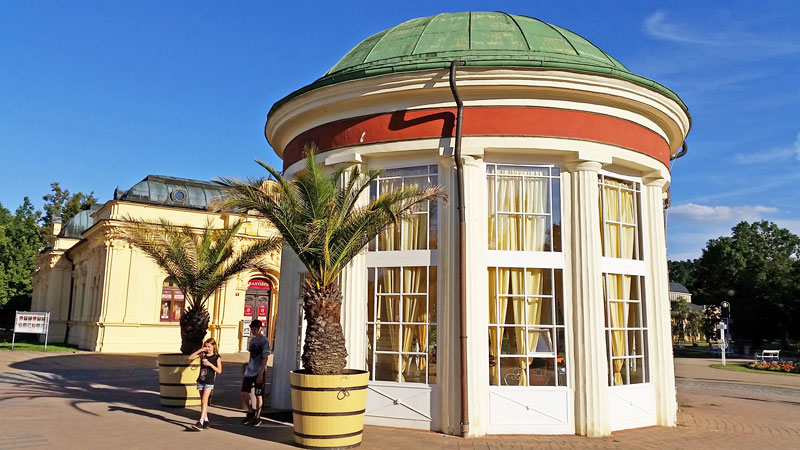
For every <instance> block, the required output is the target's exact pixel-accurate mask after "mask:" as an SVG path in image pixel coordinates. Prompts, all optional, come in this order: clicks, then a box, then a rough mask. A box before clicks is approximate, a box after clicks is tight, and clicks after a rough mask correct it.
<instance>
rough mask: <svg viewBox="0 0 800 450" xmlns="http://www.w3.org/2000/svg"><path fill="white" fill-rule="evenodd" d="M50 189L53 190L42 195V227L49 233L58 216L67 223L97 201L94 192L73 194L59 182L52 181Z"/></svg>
mask: <svg viewBox="0 0 800 450" xmlns="http://www.w3.org/2000/svg"><path fill="white" fill-rule="evenodd" d="M50 190H51V191H52V192H51V193H50V194H46V195H45V196H43V197H42V199H43V200H44V202H45V204H44V216H43V217H42V228H44V229H45V231H46V232H47V233H48V234H49V233H50V230H52V224H53V220H54V219H55V218H56V217H60V218H61V222H62V223H67V222H69V219H72V218H73V217H74V216H75V214H78V213H79V212H81V211H84V210H87V209H89V208H91V207H92V205H95V204H96V203H97V198H96V197H95V196H94V192H90V193H89V194H84V193H83V192H78V193H75V194H71V193H70V192H69V190H68V189H62V188H61V186H60V185H59V184H58V182H54V183H50Z"/></svg>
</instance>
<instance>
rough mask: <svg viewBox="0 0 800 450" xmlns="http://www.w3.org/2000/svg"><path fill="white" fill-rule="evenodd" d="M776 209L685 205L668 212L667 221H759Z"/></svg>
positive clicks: (756, 206)
mask: <svg viewBox="0 0 800 450" xmlns="http://www.w3.org/2000/svg"><path fill="white" fill-rule="evenodd" d="M777 212H778V208H773V207H771V206H761V205H755V206H706V205H698V204H695V203H685V204H682V205H675V206H672V207H671V208H670V209H669V210H668V214H669V216H668V217H669V219H670V220H675V221H681V222H706V223H729V222H734V221H735V222H740V221H742V220H746V221H748V222H753V221H758V220H761V219H762V218H763V216H764V214H774V213H777Z"/></svg>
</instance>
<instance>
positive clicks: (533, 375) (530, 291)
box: [489, 267, 567, 386]
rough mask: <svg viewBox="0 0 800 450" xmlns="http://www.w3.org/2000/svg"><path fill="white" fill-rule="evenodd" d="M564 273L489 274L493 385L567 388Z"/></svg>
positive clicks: (518, 271)
mask: <svg viewBox="0 0 800 450" xmlns="http://www.w3.org/2000/svg"><path fill="white" fill-rule="evenodd" d="M561 288H562V282H561V270H554V269H523V268H509V267H490V268H489V383H490V384H491V385H493V386H566V384H567V380H566V374H567V371H566V362H565V356H566V347H565V344H566V341H565V336H564V303H563V299H562V297H561Z"/></svg>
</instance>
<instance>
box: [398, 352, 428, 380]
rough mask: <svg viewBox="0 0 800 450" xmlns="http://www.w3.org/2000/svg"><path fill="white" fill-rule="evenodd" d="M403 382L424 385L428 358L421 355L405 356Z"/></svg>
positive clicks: (403, 357)
mask: <svg viewBox="0 0 800 450" xmlns="http://www.w3.org/2000/svg"><path fill="white" fill-rule="evenodd" d="M402 359H403V381H405V382H406V383H424V382H425V367H426V364H427V358H426V357H424V356H421V355H403V356H402Z"/></svg>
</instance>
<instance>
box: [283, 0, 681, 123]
mask: <svg viewBox="0 0 800 450" xmlns="http://www.w3.org/2000/svg"><path fill="white" fill-rule="evenodd" d="M456 59H459V60H462V61H464V63H465V65H466V66H470V67H538V68H543V69H560V70H572V71H577V72H587V73H594V74H599V75H607V76H614V77H617V78H622V79H625V80H628V81H631V82H634V83H636V84H639V85H643V86H646V87H649V88H652V89H655V90H657V91H658V92H660V93H662V94H664V95H666V96H667V97H669V98H671V99H673V100H675V101H677V102H678V103H679V104H680V105H681V107H682V108H684V109H686V106H685V105H684V104H683V102H682V101H681V99H680V98H679V97H678V96H677V95H676V94H675V93H674V92H672V91H671V90H669V89H668V88H666V87H665V86H663V85H661V84H659V83H656V82H655V81H653V80H649V79H647V78H644V77H640V76H638V75H635V74H633V73H631V72H630V71H629V70H628V69H627V68H625V66H623V65H622V64H621V63H620V62H619V61H617V60H616V59H614V58H612V57H611V56H610V55H608V54H607V53H606V52H604V51H603V50H601V49H599V48H597V47H596V46H595V45H594V44H592V43H591V42H589V41H588V40H586V39H585V38H583V37H581V36H579V35H577V34H575V33H573V32H571V31H569V30H567V29H565V28H561V27H558V26H555V25H551V24H548V23H545V22H542V21H541V20H539V19H534V18H532V17H527V16H519V15H513V14H506V13H504V12H463V13H442V14H438V15H435V16H431V17H421V18H417V19H411V20H409V21H406V22H403V23H401V24H400V25H397V26H395V27H393V28H389V29H388V30H384V31H381V32H380V33H377V34H374V35H372V36H370V37H368V38H367V39H365V40H364V41H362V42H361V43H359V44H358V45H356V46H355V47H354V48H353V49H352V50H350V51H349V52H348V53H347V54H346V55H345V56H344V57H343V58H342V59H341V60H340V61H339V62H338V63H336V65H335V66H333V67H332V68H331V69H330V70H329V71H328V72H327V73H325V75H324V76H322V77H321V78H319V79H318V80H317V81H315V82H314V83H312V84H310V85H308V86H306V87H304V88H302V89H299V90H297V91H295V92H293V93H291V94H289V95H288V96H287V97H285V98H283V99H282V100H280V101H278V102H277V103H276V104H275V105H274V106H273V107H272V110H271V111H270V113H272V112H273V111H274V110H275V109H277V108H278V107H279V106H280V105H282V104H283V103H285V102H287V101H289V100H291V99H292V98H294V97H296V96H298V95H301V94H303V93H305V92H308V91H310V90H313V89H317V88H320V87H323V86H328V85H332V84H336V83H341V82H344V81H349V80H356V79H360V78H368V77H373V76H378V75H385V74H389V73H398V72H411V71H418V70H431V69H443V68H447V67H449V66H450V63H451V62H452V61H453V60H456Z"/></svg>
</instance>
